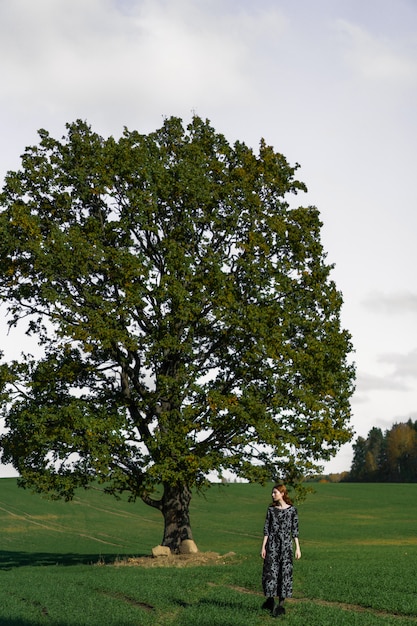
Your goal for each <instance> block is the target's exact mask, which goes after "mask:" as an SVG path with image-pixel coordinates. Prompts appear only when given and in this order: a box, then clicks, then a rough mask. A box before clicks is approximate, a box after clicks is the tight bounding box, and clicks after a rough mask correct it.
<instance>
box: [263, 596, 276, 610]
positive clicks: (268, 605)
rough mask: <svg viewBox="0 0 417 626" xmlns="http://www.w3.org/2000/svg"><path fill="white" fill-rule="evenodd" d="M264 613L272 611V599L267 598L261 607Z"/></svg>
mask: <svg viewBox="0 0 417 626" xmlns="http://www.w3.org/2000/svg"><path fill="white" fill-rule="evenodd" d="M262 608H263V609H265V611H272V610H273V609H274V598H267V599H266V600H265V602H264V603H263V605H262Z"/></svg>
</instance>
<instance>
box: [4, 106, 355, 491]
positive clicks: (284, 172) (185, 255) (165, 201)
mask: <svg viewBox="0 0 417 626" xmlns="http://www.w3.org/2000/svg"><path fill="white" fill-rule="evenodd" d="M39 135H40V142H39V145H37V146H33V147H30V148H27V149H26V151H25V153H24V155H23V157H22V168H21V170H20V171H17V172H9V174H8V175H7V178H6V181H5V186H4V189H3V192H2V194H1V197H0V201H1V206H2V212H1V215H0V298H1V300H2V301H3V302H5V303H7V305H8V310H9V321H10V324H11V326H15V325H19V326H20V327H21V326H22V324H23V325H24V324H25V321H26V330H27V333H28V334H29V335H31V336H35V337H37V338H38V339H39V344H40V346H41V347H42V349H43V354H42V356H40V357H37V358H34V357H32V356H30V355H25V356H24V357H22V358H21V359H19V361H15V362H13V363H11V364H9V365H8V367H7V368H6V369H2V381H3V387H2V388H3V391H4V393H5V394H7V399H8V402H7V403H6V402H5V403H3V407H4V408H3V415H4V417H5V420H6V426H7V428H8V431H7V434H5V435H3V437H2V438H1V447H2V451H3V461H9V462H12V463H13V464H14V466H15V467H16V468H17V469H18V471H19V473H20V476H21V481H20V482H21V484H22V485H24V486H29V487H32V488H35V489H37V490H38V491H42V492H45V493H53V494H55V495H56V496H57V497H64V498H71V497H72V496H73V493H74V489H75V488H76V487H78V486H84V487H85V486H88V485H89V484H90V483H91V481H93V480H96V479H98V480H99V481H102V482H104V483H105V484H106V486H107V489H108V490H109V491H110V492H111V493H114V494H118V493H120V492H123V491H125V490H127V491H128V492H129V493H130V494H131V497H132V498H135V497H137V496H140V497H143V498H145V499H146V500H147V501H149V500H148V496H149V494H151V493H152V491H153V490H154V488H155V485H159V484H163V485H170V486H177V487H178V488H179V489H180V488H181V486H182V485H187V487H193V486H197V487H198V488H200V487H203V486H204V485H205V484H207V480H206V477H207V474H208V473H209V472H211V471H215V472H218V473H219V474H220V475H221V474H222V472H224V471H225V470H232V471H233V472H235V473H236V474H237V475H238V476H241V477H243V478H247V479H249V480H251V481H258V482H265V481H267V480H270V479H271V477H277V478H278V477H282V478H285V479H286V480H288V481H289V482H293V483H295V482H297V481H299V480H300V477H301V476H302V475H303V474H308V473H310V472H313V471H314V470H316V469H317V463H318V462H320V460H322V459H329V458H330V457H331V456H332V455H333V454H335V452H336V451H337V449H338V448H339V446H340V445H341V444H342V443H345V442H346V441H348V440H349V439H350V437H351V432H350V429H349V418H350V407H349V399H350V395H351V393H352V390H353V377H354V371H353V366H352V365H350V364H349V363H348V361H347V358H348V355H349V353H350V351H351V343H350V337H349V334H348V333H347V332H346V331H345V330H343V329H341V327H340V308H341V305H342V297H341V294H340V292H339V291H338V290H337V289H336V286H335V284H334V283H333V281H332V280H331V279H330V272H331V269H332V268H331V266H330V265H328V264H326V262H325V253H324V251H323V248H322V245H321V242H320V228H321V223H320V219H319V214H318V211H317V209H316V208H315V207H311V206H310V207H298V208H290V206H289V204H288V202H287V200H286V196H287V195H288V194H296V193H297V192H299V191H304V190H305V186H304V184H303V183H301V182H299V181H298V180H296V179H295V172H296V169H297V166H296V167H291V166H290V165H289V164H288V163H287V161H286V159H285V158H284V157H283V156H282V155H281V154H279V153H276V152H275V151H274V150H273V149H272V148H271V147H270V146H267V145H266V143H265V142H264V141H261V143H260V148H259V154H257V155H256V154H255V153H254V152H253V151H252V150H251V149H250V148H248V147H247V146H245V145H244V144H242V143H239V142H237V143H235V144H234V145H233V146H231V145H230V144H229V143H228V142H227V141H226V139H225V138H224V137H223V136H222V135H220V134H217V133H216V132H215V131H214V129H213V128H212V127H211V126H210V124H209V123H208V122H206V121H203V120H201V119H200V118H198V117H194V118H193V120H192V122H191V123H190V124H189V126H188V127H187V128H184V127H183V125H182V122H181V120H179V119H177V118H170V119H167V120H166V121H165V122H164V124H163V126H162V128H160V129H159V130H157V131H155V132H153V133H150V134H149V135H141V134H139V133H138V132H135V131H134V132H130V131H128V130H125V132H124V134H123V136H122V137H121V138H120V139H119V140H118V141H116V140H115V139H114V138H113V137H110V138H108V139H103V138H102V137H100V136H98V135H97V134H96V133H94V132H93V131H92V130H91V128H90V127H89V126H88V125H87V124H85V123H84V122H81V121H77V122H75V123H73V124H68V126H67V135H66V136H65V137H64V138H63V139H62V140H61V141H59V140H56V139H54V138H52V137H51V136H50V135H49V133H48V132H47V131H45V130H41V131H40V132H39ZM3 368H4V366H3Z"/></svg>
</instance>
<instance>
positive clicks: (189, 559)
mask: <svg viewBox="0 0 417 626" xmlns="http://www.w3.org/2000/svg"><path fill="white" fill-rule="evenodd" d="M235 557H236V553H235V552H227V554H219V553H218V552H196V553H195V554H170V555H169V556H159V557H154V556H151V555H149V556H139V557H129V558H126V559H120V560H117V561H116V562H115V563H114V565H115V566H117V567H190V566H196V565H226V564H230V563H233V560H234V558H235Z"/></svg>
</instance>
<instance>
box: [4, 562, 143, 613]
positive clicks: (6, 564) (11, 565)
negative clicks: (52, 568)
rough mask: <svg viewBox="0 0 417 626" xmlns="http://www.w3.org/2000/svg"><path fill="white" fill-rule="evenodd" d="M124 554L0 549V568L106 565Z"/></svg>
mask: <svg viewBox="0 0 417 626" xmlns="http://www.w3.org/2000/svg"><path fill="white" fill-rule="evenodd" d="M125 556H126V555H121V554H97V553H95V554H78V553H75V552H68V553H64V554H59V553H56V552H7V551H4V550H0V570H10V569H13V568H14V567H27V566H32V567H33V566H37V565H39V566H45V565H106V564H108V563H114V561H116V560H117V559H120V558H124V557H125ZM135 556H144V555H135ZM0 620H1V617H0ZM1 624H2V622H1V621H0V625H1Z"/></svg>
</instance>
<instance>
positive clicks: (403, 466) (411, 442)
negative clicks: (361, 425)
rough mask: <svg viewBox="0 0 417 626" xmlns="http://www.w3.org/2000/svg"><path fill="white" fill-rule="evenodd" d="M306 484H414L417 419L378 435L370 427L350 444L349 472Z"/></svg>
mask: <svg viewBox="0 0 417 626" xmlns="http://www.w3.org/2000/svg"><path fill="white" fill-rule="evenodd" d="M306 482H332V483H339V482H362V483H367V482H375V483H383V482H386V483H416V482H417V420H416V421H414V422H413V421H412V420H411V419H409V420H408V421H407V422H401V423H395V424H394V425H393V426H392V427H391V428H389V429H387V430H386V431H385V432H382V430H381V428H376V427H373V428H371V430H370V431H369V433H368V436H367V437H366V438H365V437H358V438H357V439H356V441H355V443H354V444H353V459H352V465H351V468H350V471H345V472H340V473H334V474H326V475H317V476H313V477H311V478H309V479H307V480H306Z"/></svg>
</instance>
